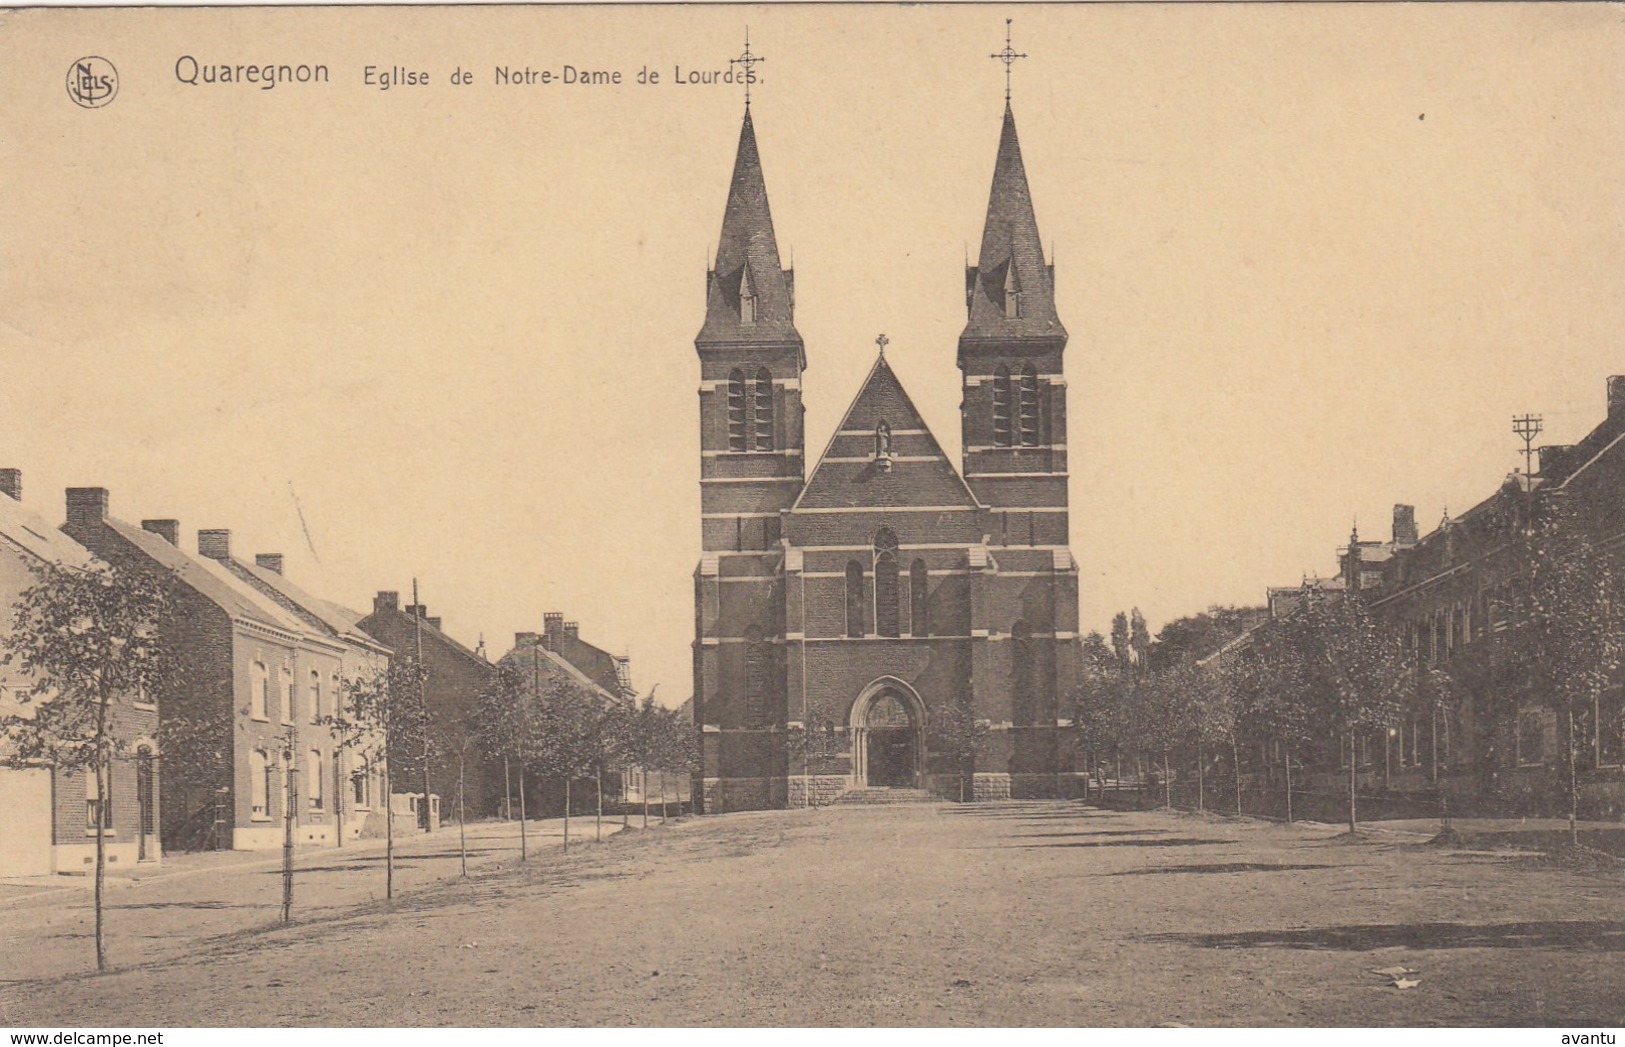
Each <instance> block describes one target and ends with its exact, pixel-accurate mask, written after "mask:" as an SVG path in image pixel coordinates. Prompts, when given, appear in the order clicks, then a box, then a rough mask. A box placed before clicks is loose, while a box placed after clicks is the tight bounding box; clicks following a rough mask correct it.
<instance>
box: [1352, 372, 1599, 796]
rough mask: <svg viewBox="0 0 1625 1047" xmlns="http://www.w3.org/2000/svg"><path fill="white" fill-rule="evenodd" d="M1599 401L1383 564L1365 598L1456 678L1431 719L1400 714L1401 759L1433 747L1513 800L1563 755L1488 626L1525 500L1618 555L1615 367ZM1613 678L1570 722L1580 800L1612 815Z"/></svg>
mask: <svg viewBox="0 0 1625 1047" xmlns="http://www.w3.org/2000/svg"><path fill="white" fill-rule="evenodd" d="M1607 412H1608V413H1607V416H1606V417H1605V418H1604V420H1603V421H1602V422H1601V423H1600V424H1599V425H1598V426H1597V427H1596V428H1594V429H1593V430H1592V431H1591V432H1590V433H1588V434H1587V435H1586V436H1585V437H1584V438H1583V439H1582V440H1580V441H1579V442H1578V443H1576V444H1572V445H1563V446H1547V447H1542V448H1540V449H1539V451H1540V458H1539V466H1538V469H1537V471H1536V472H1535V473H1534V475H1533V476H1529V477H1525V476H1523V475H1522V474H1517V473H1515V474H1513V475H1512V476H1509V477H1508V478H1507V479H1506V481H1505V482H1504V483H1503V484H1501V486H1500V487H1499V488H1497V489H1496V491H1495V492H1494V493H1493V494H1491V495H1490V496H1489V497H1487V498H1485V499H1484V500H1483V501H1481V502H1479V503H1478V504H1477V505H1474V506H1473V507H1472V508H1471V509H1468V510H1467V511H1466V512H1464V513H1461V514H1460V515H1458V516H1455V517H1453V518H1451V517H1446V518H1445V519H1444V520H1443V521H1441V522H1440V524H1439V526H1438V527H1437V528H1436V529H1435V530H1433V531H1432V532H1431V533H1429V534H1427V535H1424V536H1422V537H1421V538H1419V539H1416V540H1414V542H1413V543H1412V544H1409V545H1406V546H1405V547H1403V548H1401V549H1399V550H1398V551H1397V552H1396V553H1395V554H1394V555H1393V556H1392V558H1390V559H1389V560H1388V561H1387V562H1386V563H1384V564H1383V565H1382V571H1383V573H1382V585H1381V590H1380V595H1378V596H1375V597H1373V598H1372V606H1373V608H1374V609H1375V610H1376V611H1377V612H1378V613H1380V614H1382V615H1383V616H1384V617H1385V618H1386V619H1387V620H1388V621H1389V622H1391V623H1393V625H1394V626H1395V627H1396V628H1398V629H1399V630H1400V631H1401V635H1402V636H1403V637H1404V638H1405V641H1406V643H1407V645H1408V646H1409V648H1410V649H1411V650H1412V651H1413V652H1415V654H1416V656H1417V657H1418V658H1419V659H1420V660H1421V661H1422V662H1423V663H1425V664H1430V665H1441V666H1448V667H1451V668H1453V669H1455V670H1457V671H1456V673H1455V675H1456V676H1457V677H1458V678H1459V679H1460V680H1461V683H1462V685H1463V686H1464V689H1465V693H1464V694H1463V695H1462V696H1461V698H1460V700H1459V702H1457V703H1456V704H1455V706H1454V707H1453V708H1451V709H1450V710H1448V711H1447V715H1445V716H1443V717H1441V718H1440V719H1439V721H1438V723H1437V724H1433V723H1422V722H1417V723H1414V724H1406V725H1404V727H1403V728H1402V730H1405V731H1408V737H1409V739H1410V743H1409V745H1408V746H1407V745H1404V744H1402V745H1401V746H1400V755H1399V757H1398V759H1399V762H1400V764H1401V766H1403V767H1404V768H1406V769H1408V770H1410V771H1413V772H1425V771H1430V770H1431V766H1432V763H1433V761H1434V759H1435V757H1434V755H1433V754H1434V752H1435V751H1437V753H1438V757H1437V760H1438V762H1439V763H1440V764H1442V765H1443V769H1444V771H1445V773H1446V774H1447V775H1449V776H1451V777H1454V778H1456V779H1457V787H1458V788H1459V789H1461V790H1463V791H1467V792H1475V793H1484V792H1485V790H1488V791H1489V792H1491V793H1494V794H1496V795H1495V797H1494V799H1495V800H1496V801H1497V802H1501V803H1512V804H1514V805H1520V804H1521V805H1525V806H1528V805H1531V804H1533V805H1538V803H1539V801H1538V799H1537V798H1536V794H1538V793H1539V792H1540V790H1541V789H1542V787H1543V786H1549V785H1550V782H1551V780H1552V778H1553V775H1554V774H1555V773H1556V772H1557V769H1558V767H1559V765H1560V763H1561V761H1562V759H1563V757H1562V750H1561V745H1562V732H1561V731H1560V725H1559V724H1558V722H1557V716H1556V714H1555V712H1554V711H1553V710H1552V709H1551V708H1550V707H1549V706H1547V705H1545V704H1544V703H1542V702H1540V701H1539V700H1538V696H1535V695H1530V694H1520V693H1508V692H1509V691H1516V690H1517V685H1516V684H1515V683H1513V682H1512V681H1509V680H1508V679H1506V678H1505V675H1504V674H1503V673H1500V672H1498V670H1497V661H1496V652H1495V650H1494V644H1493V637H1494V636H1495V634H1496V633H1498V632H1500V631H1501V630H1503V629H1505V628H1506V626H1507V625H1508V615H1509V614H1511V613H1512V611H1511V608H1512V607H1513V606H1514V605H1515V601H1514V599H1513V595H1514V589H1515V588H1516V586H1517V585H1518V578H1519V575H1520V572H1521V570H1522V554H1521V552H1520V548H1519V546H1520V541H1519V538H1520V534H1521V532H1522V530H1523V528H1524V526H1525V521H1526V520H1527V519H1528V514H1529V513H1530V512H1531V511H1532V512H1534V513H1535V514H1536V516H1537V518H1538V517H1540V516H1542V515H1543V514H1545V513H1547V512H1549V511H1550V510H1551V509H1552V508H1554V507H1555V506H1556V505H1557V504H1558V503H1559V501H1561V502H1563V503H1564V504H1565V507H1566V508H1567V509H1569V510H1572V511H1573V515H1572V517H1571V520H1572V525H1573V526H1577V527H1580V528H1582V529H1583V530H1584V532H1585V533H1586V534H1587V535H1588V536H1589V538H1590V539H1591V540H1592V541H1593V542H1594V543H1595V544H1596V545H1597V546H1598V547H1600V548H1601V549H1602V550H1604V551H1605V552H1607V553H1608V554H1609V555H1610V556H1611V557H1612V559H1613V560H1614V562H1616V563H1625V497H1622V494H1621V492H1622V491H1625V376H1615V377H1612V378H1609V379H1608V382H1607ZM1622 683H1625V681H1618V680H1616V682H1615V685H1614V686H1613V687H1612V688H1610V689H1608V690H1606V691H1604V692H1603V693H1602V694H1600V695H1599V696H1598V697H1597V701H1596V703H1595V708H1594V709H1592V710H1589V715H1585V716H1583V717H1582V718H1581V722H1580V724H1579V727H1580V729H1581V731H1582V732H1583V737H1582V739H1581V742H1580V745H1581V752H1582V754H1583V756H1582V761H1581V766H1582V767H1584V768H1585V781H1584V782H1583V790H1584V793H1585V795H1586V796H1587V797H1588V800H1587V802H1588V803H1590V804H1594V805H1595V809H1597V810H1600V811H1605V812H1609V813H1613V814H1618V813H1620V812H1621V811H1625V687H1622V686H1621V684H1622ZM1402 737H1403V736H1402ZM1430 776H1431V775H1430ZM1492 777H1493V778H1494V779H1495V781H1493V782H1491V781H1490V779H1491V778H1492Z"/></svg>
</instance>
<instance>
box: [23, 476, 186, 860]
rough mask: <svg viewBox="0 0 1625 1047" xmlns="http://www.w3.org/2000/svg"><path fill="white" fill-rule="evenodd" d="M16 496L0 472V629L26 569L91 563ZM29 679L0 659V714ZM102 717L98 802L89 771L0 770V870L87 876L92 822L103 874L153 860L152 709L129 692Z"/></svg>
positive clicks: (156, 848) (155, 777)
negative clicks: (104, 761)
mask: <svg viewBox="0 0 1625 1047" xmlns="http://www.w3.org/2000/svg"><path fill="white" fill-rule="evenodd" d="M21 498H22V474H21V473H19V472H18V471H17V470H16V469H0V613H3V614H4V615H5V621H6V625H7V626H8V627H9V625H10V621H11V615H12V612H13V609H14V608H15V607H16V605H17V601H18V599H19V598H20V596H21V595H22V593H23V591H24V590H25V589H27V588H29V587H30V586H32V585H33V584H34V582H35V577H34V574H33V572H32V571H31V570H30V568H31V566H33V565H37V564H57V565H60V566H63V567H70V568H88V567H90V566H91V565H92V564H93V563H94V562H95V558H94V557H93V556H92V555H91V553H90V551H89V550H88V549H86V548H85V547H84V546H82V545H80V544H79V543H78V542H75V541H74V540H73V539H71V538H69V537H68V536H67V535H65V534H63V533H62V532H61V531H59V530H58V529H57V528H56V527H55V526H53V525H51V524H50V523H47V522H46V520H45V519H44V518H43V517H42V516H40V515H39V514H38V513H36V512H34V511H33V510H31V509H29V508H27V507H26V506H24V505H23V504H22V502H21ZM31 685H32V681H31V680H30V679H29V678H28V677H26V676H24V675H23V674H22V673H21V672H20V671H19V670H18V669H17V668H16V667H15V666H10V665H0V716H7V715H20V716H28V715H29V713H30V711H31V710H32V709H33V708H35V707H37V705H38V703H39V702H40V701H42V699H34V700H32V701H30V702H22V701H19V700H18V698H17V697H16V694H17V692H20V691H24V690H26V689H27V688H29V687H30V686H31ZM46 700H48V699H46ZM111 714H112V715H111V720H110V731H111V734H112V737H113V738H114V739H115V741H116V743H117V746H118V750H119V752H118V755H116V756H115V758H114V760H113V762H112V766H111V767H110V768H109V769H108V775H109V782H108V794H109V795H108V796H107V797H106V798H105V801H106V802H105V803H104V802H103V800H104V798H102V797H99V796H97V794H96V789H97V784H96V776H95V772H94V771H92V770H91V769H89V768H85V769H61V768H55V767H45V766H41V767H37V768H35V767H25V768H0V876H38V875H45V874H49V873H84V872H89V871H90V870H91V868H92V867H93V865H94V863H95V860H96V858H95V853H96V842H95V841H96V833H97V831H98V828H100V831H101V832H102V833H103V836H104V839H105V842H106V854H107V864H108V868H109V869H111V870H113V871H117V870H119V869H129V868H133V867H134V866H135V865H136V863H138V862H157V861H160V860H161V859H162V857H163V848H162V846H161V845H160V842H159V838H158V819H159V805H160V798H159V792H160V789H159V782H160V772H159V768H160V761H159V759H158V744H157V735H158V707H157V706H156V705H154V704H152V703H151V702H146V701H141V700H139V699H138V698H136V697H133V696H132V697H131V698H130V699H129V700H126V701H120V702H118V703H117V704H116V705H115V707H114V708H113V709H112V710H111ZM98 821H100V822H101V824H100V826H98Z"/></svg>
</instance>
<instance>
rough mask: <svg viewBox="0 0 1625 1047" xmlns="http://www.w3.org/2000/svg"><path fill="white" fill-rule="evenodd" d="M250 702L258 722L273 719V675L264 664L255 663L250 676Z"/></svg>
mask: <svg viewBox="0 0 1625 1047" xmlns="http://www.w3.org/2000/svg"><path fill="white" fill-rule="evenodd" d="M248 687H249V701H250V702H252V703H253V705H252V715H253V717H254V719H256V720H269V719H270V718H271V673H270V670H268V669H266V668H265V663H264V662H255V663H254V665H253V668H252V670H251V672H250V674H249V682H248Z"/></svg>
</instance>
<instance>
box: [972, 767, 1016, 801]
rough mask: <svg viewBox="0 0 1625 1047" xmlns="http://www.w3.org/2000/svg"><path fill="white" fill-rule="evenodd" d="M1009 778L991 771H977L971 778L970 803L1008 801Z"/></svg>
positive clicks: (1006, 775)
mask: <svg viewBox="0 0 1625 1047" xmlns="http://www.w3.org/2000/svg"><path fill="white" fill-rule="evenodd" d="M1011 777H1012V776H1011V775H1008V774H1000V773H997V772H992V771H977V772H976V773H975V774H974V775H972V776H971V794H970V798H971V801H972V802H974V803H987V802H988V801H990V800H1008V799H1010V785H1011Z"/></svg>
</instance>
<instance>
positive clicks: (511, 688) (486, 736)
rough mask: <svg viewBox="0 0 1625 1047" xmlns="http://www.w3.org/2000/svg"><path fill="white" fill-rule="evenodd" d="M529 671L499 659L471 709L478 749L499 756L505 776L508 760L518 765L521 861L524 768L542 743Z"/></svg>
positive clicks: (526, 853)
mask: <svg viewBox="0 0 1625 1047" xmlns="http://www.w3.org/2000/svg"><path fill="white" fill-rule="evenodd" d="M529 675H530V674H529V673H527V672H526V671H524V670H523V669H521V668H520V667H519V665H518V664H517V663H515V662H511V661H502V662H498V663H497V666H496V672H494V673H492V674H491V675H490V676H489V677H487V679H486V682H485V685H484V686H483V687H482V688H481V689H480V693H479V696H478V698H477V700H476V704H475V711H474V738H475V741H476V744H477V745H478V746H479V748H480V750H481V751H482V752H486V753H490V754H493V755H500V756H501V757H502V766H503V777H504V780H506V778H507V769H508V767H509V765H510V764H512V765H514V766H517V767H518V768H519V860H520V861H525V860H527V859H528V858H529V857H530V847H529V839H528V837H527V835H526V830H525V821H526V815H527V811H526V810H525V769H526V768H527V767H528V766H530V764H531V762H532V760H533V759H534V757H535V756H536V754H537V750H538V749H539V747H540V744H541V724H540V717H539V716H538V713H537V699H536V692H535V691H534V690H533V689H532V688H531V687H530V686H529V681H528V680H527V679H526V678H527V676H529ZM509 809H510V810H511V809H512V806H511V804H510V808H509Z"/></svg>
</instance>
